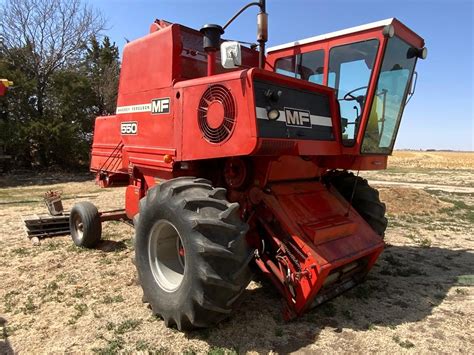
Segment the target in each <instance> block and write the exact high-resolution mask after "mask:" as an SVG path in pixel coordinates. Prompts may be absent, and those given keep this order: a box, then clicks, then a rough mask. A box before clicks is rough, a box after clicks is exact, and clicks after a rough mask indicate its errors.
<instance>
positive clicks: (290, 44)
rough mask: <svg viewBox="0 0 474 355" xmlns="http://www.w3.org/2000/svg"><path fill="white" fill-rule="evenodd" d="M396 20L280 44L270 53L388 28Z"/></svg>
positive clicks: (387, 20) (270, 50) (391, 19)
mask: <svg viewBox="0 0 474 355" xmlns="http://www.w3.org/2000/svg"><path fill="white" fill-rule="evenodd" d="M394 20H395V19H394V18H389V19H386V20H382V21H377V22H372V23H368V24H365V25H361V26H356V27H351V28H347V29H345V30H340V31H335V32H330V33H326V34H324V35H319V36H314V37H309V38H305V39H301V40H299V41H294V42H289V43H285V44H280V45H278V46H274V47H270V48H268V52H274V51H278V50H280V49H285V48H289V47H294V46H300V45H303V44H307V43H312V42H318V41H323V40H326V39H329V38H334V37H339V36H343V35H346V34H349V33H356V32H361V31H365V30H370V29H372V28H377V27H383V26H386V25H390V24H391V23H392V22H393V21H394Z"/></svg>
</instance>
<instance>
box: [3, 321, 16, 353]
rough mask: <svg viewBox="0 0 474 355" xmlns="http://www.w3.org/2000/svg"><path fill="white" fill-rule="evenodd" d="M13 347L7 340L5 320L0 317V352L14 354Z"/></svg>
mask: <svg viewBox="0 0 474 355" xmlns="http://www.w3.org/2000/svg"><path fill="white" fill-rule="evenodd" d="M14 353H15V352H14V351H13V348H12V347H11V345H10V341H9V340H8V332H7V320H6V319H4V318H2V317H0V354H5V355H10V354H14Z"/></svg>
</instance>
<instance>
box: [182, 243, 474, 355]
mask: <svg viewBox="0 0 474 355" xmlns="http://www.w3.org/2000/svg"><path fill="white" fill-rule="evenodd" d="M473 270H474V257H473V254H472V250H471V251H469V250H457V251H453V250H448V249H442V248H435V247H432V248H418V247H404V246H387V248H386V250H385V252H384V253H383V255H382V256H381V258H380V259H379V261H378V262H377V265H376V266H375V267H374V269H373V270H372V272H371V273H370V274H369V276H368V278H367V280H366V281H365V282H364V283H363V284H361V285H359V286H357V287H355V288H354V289H352V290H350V291H348V292H347V293H345V294H344V295H341V296H339V297H337V298H335V299H333V300H332V301H330V302H328V303H326V304H323V305H322V306H320V307H318V308H316V309H313V310H311V311H310V312H309V313H307V314H306V315H304V316H303V317H301V318H299V319H297V320H295V321H292V322H288V323H287V322H285V321H283V319H282V316H281V299H280V297H279V296H278V295H277V293H276V291H275V290H274V288H272V287H271V285H267V284H265V285H264V287H261V288H258V289H255V290H247V292H246V294H245V295H244V297H243V302H242V305H241V306H240V307H239V309H238V310H237V312H236V314H234V316H233V317H232V318H231V319H230V320H229V321H227V322H225V323H223V324H220V325H219V326H218V327H217V328H216V329H205V330H200V331H193V332H189V333H188V334H187V336H188V337H189V338H198V339H202V340H205V341H207V342H208V343H209V345H210V346H211V347H223V348H233V349H235V350H236V351H238V352H239V353H240V352H245V351H257V352H265V353H267V352H268V351H270V350H273V351H276V352H279V353H288V352H292V351H297V350H301V349H303V348H305V347H306V346H309V345H310V344H313V343H314V342H317V339H318V336H319V333H320V332H321V331H322V330H323V329H325V328H330V329H332V330H333V331H334V332H336V333H343V332H344V329H352V330H358V331H369V329H372V328H373V327H374V326H382V327H391V328H393V327H395V326H397V325H401V324H403V323H412V322H417V321H421V320H423V319H425V318H426V317H427V316H429V315H430V314H431V313H432V311H433V309H434V308H436V307H437V306H438V305H439V304H440V303H441V302H442V301H443V300H444V299H445V298H446V297H447V293H448V291H449V290H450V288H451V287H452V286H456V285H457V284H458V281H457V280H458V276H460V275H466V274H469V273H472V271H473ZM451 297H452V296H451ZM464 297H466V296H464ZM432 326H433V327H436V324H432ZM269 335H270V336H269ZM346 335H349V334H346ZM340 336H344V334H341V335H340ZM285 338H286V340H285ZM334 350H335V351H337V349H334ZM340 350H343V349H340ZM346 350H347V349H346Z"/></svg>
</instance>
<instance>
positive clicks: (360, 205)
mask: <svg viewBox="0 0 474 355" xmlns="http://www.w3.org/2000/svg"><path fill="white" fill-rule="evenodd" d="M325 180H326V181H327V182H329V183H330V184H331V185H333V186H334V187H335V188H336V189H337V190H338V191H339V193H340V194H341V195H342V196H343V197H344V198H345V199H346V200H347V201H350V200H351V197H352V191H353V189H354V184H355V190H354V196H353V197H352V206H353V207H354V209H355V210H356V211H357V213H359V214H360V215H361V216H362V218H364V220H365V221H366V222H367V223H368V224H369V225H370V226H371V227H372V229H373V230H374V231H375V232H376V233H377V234H378V235H380V236H381V237H382V238H383V237H384V235H385V230H386V229H387V224H388V221H387V218H385V212H386V206H385V204H384V203H383V202H381V201H380V197H379V192H378V191H377V190H376V189H374V188H373V187H371V186H370V185H369V183H368V182H367V180H366V179H364V178H361V177H360V176H355V175H354V174H353V173H350V172H347V171H332V172H330V173H328V174H327V175H326V176H325Z"/></svg>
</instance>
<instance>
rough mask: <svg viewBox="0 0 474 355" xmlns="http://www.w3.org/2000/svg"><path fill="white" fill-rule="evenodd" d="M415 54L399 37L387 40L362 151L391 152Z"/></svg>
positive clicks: (413, 66) (414, 61) (411, 73)
mask: <svg viewBox="0 0 474 355" xmlns="http://www.w3.org/2000/svg"><path fill="white" fill-rule="evenodd" d="M416 57H417V56H416V53H415V50H414V49H413V48H412V47H411V46H410V45H408V44H407V43H406V42H404V41H403V40H401V39H400V38H398V37H393V38H390V39H389V40H388V43H387V48H386V50H385V56H384V59H383V62H382V68H381V71H380V75H379V78H378V81H377V86H376V91H375V96H374V100H373V102H372V107H371V110H370V114H369V119H368V122H367V127H366V129H365V134H364V140H363V142H362V149H361V152H362V153H375V154H389V153H391V151H392V149H393V145H394V143H395V138H396V133H397V130H398V126H399V124H400V119H401V117H402V113H403V108H404V107H405V103H406V97H407V94H408V91H409V85H410V81H411V78H412V76H413V71H414V68H415V64H416Z"/></svg>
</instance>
